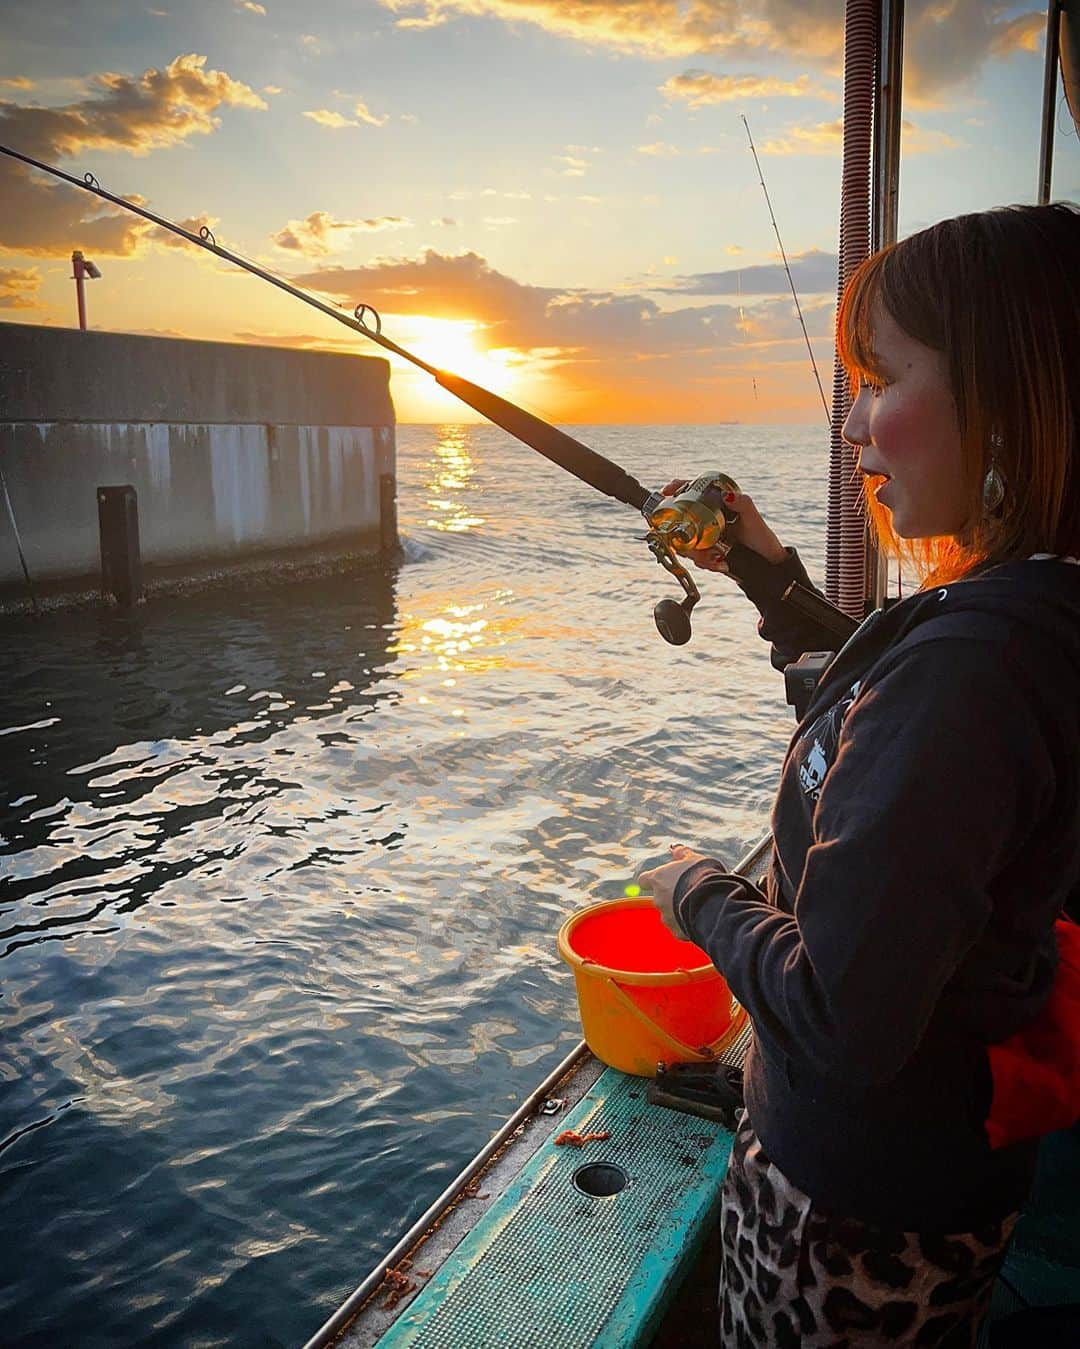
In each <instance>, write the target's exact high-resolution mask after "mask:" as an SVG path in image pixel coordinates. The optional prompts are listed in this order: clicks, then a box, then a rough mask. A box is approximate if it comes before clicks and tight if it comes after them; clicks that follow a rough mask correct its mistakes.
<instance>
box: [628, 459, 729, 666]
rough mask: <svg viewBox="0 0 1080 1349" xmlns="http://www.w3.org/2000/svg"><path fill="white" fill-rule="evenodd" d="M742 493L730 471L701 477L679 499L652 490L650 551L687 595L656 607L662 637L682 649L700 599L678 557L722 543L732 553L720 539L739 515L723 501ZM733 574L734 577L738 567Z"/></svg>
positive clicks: (648, 505) (646, 507) (648, 516)
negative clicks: (734, 494) (734, 493)
mask: <svg viewBox="0 0 1080 1349" xmlns="http://www.w3.org/2000/svg"><path fill="white" fill-rule="evenodd" d="M738 490H739V487H738V484H737V483H736V482H735V480H734V479H733V478H729V477H728V475H727V474H726V473H719V472H711V473H703V474H702V475H701V477H700V478H695V479H694V481H693V482H692V483H690V484H689V486H687V487H684V488H683V490H682V491H681V492H680V493H679V494H678V496H673V497H665V496H661V495H660V493H659V492H653V493H652V494H651V495H650V496H649V498H648V499H647V500H646V502H645V503H644V505H643V506H642V508H641V513H642V515H644V517H645V519H646V520H648V522H649V525H650V528H649V532H648V533H647V534H646V535H645V542H646V543H647V544H648V545H649V551H650V552H651V553H652V555H653V557H655V558H656V560H657V562H659V563H660V565H661V566H662V567H663V568H664V570H665V571H668V572H670V573H671V575H672V576H674V577H675V579H676V580H677V581H678V583H679V585H681V586H682V588H683V591H684V592H685V593H684V596H683V598H682V599H681V600H672V599H664V600H660V601H659V602H658V603H657V605H656V607H655V608H654V609H653V618H654V619H655V621H656V627H657V630H658V631H659V633H660V636H661V637H663V639H664V641H665V642H670V643H671V645H672V646H683V645H685V644H686V643H687V642H688V641H689V640H690V636H691V627H690V612H691V610H692V609H693V607H694V605H695V604H697V602H698V600H699V599H701V592H700V591H699V590H698V588H697V586H696V585H695V584H694V581H693V578H692V577H691V575H690V573H689V572H688V571H687V570H686V568H685V567H684V566H683V565H682V563H681V562H680V561H679V555H680V554H686V553H690V552H693V551H696V550H698V549H701V548H714V547H716V546H718V545H719V546H720V547H721V548H725V549H726V553H725V555H726V554H727V553H730V552H731V548H732V545H730V544H729V545H725V544H723V543H722V542H721V540H722V539H723V536H724V532H725V531H726V529H727V527H728V526H729V525H733V524H734V523H735V521H736V520H738V518H739V517H738V515H737V514H736V513H735V511H733V510H732V509H731V507H730V506H728V505H726V504H725V502H724V497H725V496H727V495H728V494H729V493H731V492H737V491H738ZM739 551H740V552H745V551H746V550H745V549H740V550H739ZM732 573H733V574H735V569H734V567H733V568H732Z"/></svg>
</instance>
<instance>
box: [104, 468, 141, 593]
mask: <svg viewBox="0 0 1080 1349" xmlns="http://www.w3.org/2000/svg"><path fill="white" fill-rule="evenodd" d="M97 500H98V530H99V533H100V537H101V593H102V595H103V596H104V595H111V596H112V597H113V599H115V600H116V602H117V604H119V605H120V606H121V607H122V608H125V609H130V608H131V606H132V605H134V604H138V602H139V601H140V600H141V599H142V597H143V586H142V556H141V554H140V551H139V498H138V495H137V494H136V491H135V488H134V487H132V486H131V484H130V483H127V484H125V485H124V486H122V487H99V488H98V489H97Z"/></svg>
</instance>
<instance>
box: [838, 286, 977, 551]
mask: <svg viewBox="0 0 1080 1349" xmlns="http://www.w3.org/2000/svg"><path fill="white" fill-rule="evenodd" d="M872 326H873V339H874V340H873V346H874V352H875V355H876V356H877V360H878V366H879V368H880V370H881V372H882V379H883V382H882V383H881V384H880V385H869V384H864V385H863V386H862V387H861V388H860V389H859V393H858V397H857V398H856V399H855V402H854V403H853V404H852V408H851V411H850V412H849V413H848V416H847V420H846V421H845V422H844V429H843V432H842V434H843V437H844V439H845V440H846V441H847V442H848V443H849V444H851V445H855V446H857V447H859V468H860V470H861V471H862V472H863V473H865V474H866V475H867V476H868V477H870V478H871V479H872V481H871V483H870V484H869V485H870V487H871V488H872V490H873V493H874V496H875V497H876V498H877V500H878V501H879V502H880V503H881V504H882V505H883V506H886V507H887V508H888V510H889V512H890V514H891V516H892V524H893V529H894V530H895V531H896V533H897V534H898V535H899V536H900V537H901V538H902V539H925V538H933V537H935V536H938V535H946V534H952V535H955V534H959V533H960V532H961V530H962V529H963V528H964V526H965V524H966V523H967V515H968V493H967V488H966V484H965V482H964V476H963V468H962V460H961V446H960V427H959V424H958V422H957V419H956V404H955V403H954V401H953V396H952V390H951V388H950V386H949V378H948V370H947V367H946V363H945V357H944V355H942V353H941V352H938V351H933V350H931V348H930V347H925V346H923V344H922V343H921V342H917V341H916V340H915V339H914V338H913V337H909V336H908V335H907V333H905V332H904V330H903V329H902V328H900V327H899V326H898V325H897V323H896V322H895V321H894V319H893V317H892V315H891V314H889V312H888V311H887V310H886V309H885V308H884V306H883V305H882V304H881V303H880V301H879V302H878V303H877V305H876V306H875V308H874V311H873V319H872ZM876 479H880V481H873V480H876Z"/></svg>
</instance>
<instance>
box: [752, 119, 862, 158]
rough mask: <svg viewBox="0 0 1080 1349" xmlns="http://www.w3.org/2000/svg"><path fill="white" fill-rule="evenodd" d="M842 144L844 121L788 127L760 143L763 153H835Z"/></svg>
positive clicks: (838, 151) (837, 120) (839, 149)
mask: <svg viewBox="0 0 1080 1349" xmlns="http://www.w3.org/2000/svg"><path fill="white" fill-rule="evenodd" d="M843 145H844V122H843V119H842V118H840V117H838V118H837V119H836V121H835V122H815V123H814V124H813V125H812V126H792V127H789V128H788V130H787V132H786V133H785V134H784V135H783V136H779V137H773V138H772V139H771V140H767V141H766V142H765V144H764V145H762V146H761V147H760V148H761V153H762V154H763V155H835V154H839V153H840V151H841V150H842V149H843Z"/></svg>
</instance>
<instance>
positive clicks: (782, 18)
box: [0, 0, 1080, 423]
mask: <svg viewBox="0 0 1080 1349" xmlns="http://www.w3.org/2000/svg"><path fill="white" fill-rule="evenodd" d="M0 5H2V7H3V10H2V13H3V32H4V42H3V45H2V48H0V142H3V143H4V144H7V145H11V146H13V147H14V148H16V149H19V150H22V151H24V152H25V153H27V154H30V155H33V156H35V157H36V158H41V159H45V160H48V161H50V162H53V163H57V164H59V165H60V166H61V167H63V168H65V169H66V170H67V171H68V172H72V173H76V174H79V175H81V174H82V173H84V172H86V171H91V172H93V173H94V174H95V175H96V176H97V178H98V179H99V180H100V182H101V184H102V186H104V187H106V188H108V189H109V190H110V191H113V192H116V193H118V194H120V195H124V196H138V197H139V198H140V199H141V200H143V201H145V203H146V204H147V205H148V206H149V207H150V208H151V209H153V210H155V211H157V212H159V213H161V214H163V215H165V216H168V217H171V218H173V219H176V220H178V221H181V222H183V223H185V224H187V225H188V227H189V228H192V227H194V228H197V225H198V223H201V222H208V223H209V224H210V225H211V226H212V228H213V229H214V232H215V234H216V236H217V239H218V241H219V242H220V243H222V244H223V245H225V246H226V247H228V248H230V249H233V250H234V251H236V252H239V253H243V254H245V255H247V256H249V257H251V258H253V259H255V260H257V261H258V262H260V263H261V264H262V265H263V266H266V267H270V268H272V269H274V270H276V271H279V272H280V273H281V274H283V275H285V276H287V277H289V278H291V279H293V280H294V281H296V282H297V283H298V284H300V285H302V286H303V287H306V288H308V289H311V290H313V291H316V292H318V293H319V294H320V295H322V296H323V297H330V298H331V299H333V300H334V301H340V302H342V303H346V304H347V308H348V309H349V310H351V309H352V307H353V305H354V304H356V303H357V302H358V301H364V302H367V303H369V304H372V305H374V306H376V307H377V308H378V309H379V310H380V311H381V312H382V315H383V323H384V331H385V332H386V333H387V334H388V335H389V336H391V337H393V338H394V339H395V340H396V341H397V342H399V343H400V344H401V345H403V346H406V347H409V348H412V349H414V350H415V351H416V352H417V353H418V354H420V355H422V356H424V357H425V358H427V359H428V360H430V361H432V362H433V363H435V364H436V365H441V366H444V367H446V368H449V369H452V370H456V371H457V372H458V373H461V374H464V375H467V376H469V377H470V378H472V379H475V380H477V381H478V382H480V383H483V384H487V385H488V386H490V387H493V388H495V389H497V390H498V391H500V392H502V393H504V394H506V395H507V396H508V397H511V398H514V399H516V400H518V401H521V402H524V403H526V404H527V405H528V406H529V407H531V408H532V409H533V410H535V411H537V412H539V413H540V414H541V415H543V416H545V417H547V418H549V419H551V420H556V421H561V422H586V423H588V422H593V423H596V422H656V423H671V422H711V421H720V420H741V421H747V422H750V421H788V422H791V421H795V422H810V421H813V420H815V419H816V418H821V419H822V420H824V414H823V412H822V410H821V405H820V401H819V398H818V393H817V389H816V386H815V384H814V381H813V376H812V374H811V371H810V366H809V360H808V357H807V355H806V351H805V347H804V345H803V339H802V336H801V333H800V331H799V328H798V324H797V321H796V319H795V316H794V310H793V306H792V302H791V298H790V294H789V292H788V288H787V282H786V280H785V278H784V275H783V271H782V269H781V268H780V267H779V265H778V254H777V251H776V243H775V239H774V237H773V233H772V228H771V226H770V223H769V217H768V213H767V210H766V206H765V201H764V198H763V196H762V192H761V187H760V185H759V183H758V179H757V174H756V171H755V169H754V163H753V159H752V158H751V155H750V152H749V149H748V146H747V141H746V135H745V132H744V129H743V125H742V122H741V121H740V114H745V116H746V117H747V118H748V119H749V122H750V127H751V130H752V131H753V134H754V138H755V141H756V142H757V145H758V149H759V153H760V155H761V162H762V168H763V171H764V174H765V179H766V183H767V185H768V188H769V191H770V194H771V196H772V200H773V206H774V208H775V211H776V216H777V221H778V223H779V226H780V230H781V234H782V237H783V240H784V245H785V247H786V249H787V252H788V255H789V258H791V259H792V268H793V272H794V275H795V279H796V284H797V286H798V289H799V294H800V299H801V300H802V302H803V306H804V310H805V316H806V321H807V326H808V328H809V331H810V334H811V337H812V338H813V340H814V347H815V352H816V354H817V357H818V361H819V363H820V367H821V370H822V379H823V381H824V383H825V386H826V389H827V390H828V388H829V385H830V383H831V366H832V341H831V325H832V316H833V305H834V290H835V277H836V241H837V221H838V199H837V194H838V184H839V170H840V123H839V118H840V111H841V77H840V61H841V54H842V53H841V46H842V19H843V3H842V0H307V2H306V3H304V4H297V3H284V0H277V2H276V3H275V0H265V3H260V2H258V0H158V3H157V4H150V5H146V4H137V3H131V2H129V0H92V3H88V0H36V2H35V3H33V4H16V3H15V0H0ZM907 16H908V17H907V42H906V113H905V118H906V125H905V142H904V152H905V158H904V171H903V178H902V183H901V207H900V228H901V232H902V233H907V232H910V231H912V230H914V229H917V228H919V227H920V226H922V225H924V224H927V223H930V222H931V221H933V220H935V219H939V218H941V217H943V216H948V215H954V214H957V213H958V212H962V211H966V210H976V209H981V208H983V207H987V206H991V205H997V204H1001V203H1004V202H1011V201H1030V200H1032V199H1033V197H1034V193H1035V179H1036V168H1037V154H1038V144H1039V114H1040V101H1041V87H1042V44H1043V32H1044V27H1045V8H1044V7H1040V6H1037V5H1034V6H1033V5H1031V4H1005V3H997V2H996V0H909V3H908V6H907ZM0 191H2V200H3V210H2V211H0V319H8V320H13V321H18V322H30V323H53V324H57V323H58V324H63V325H74V324H75V322H76V315H75V297H74V285H73V283H72V281H71V280H70V274H71V266H70V261H69V259H70V254H71V250H72V249H73V248H82V249H83V250H84V251H85V253H86V255H87V256H88V257H90V258H92V259H93V260H94V261H95V262H96V263H97V264H98V266H99V267H100V269H101V271H102V274H103V275H102V279H101V280H99V281H94V282H92V283H90V285H89V288H88V309H89V316H90V323H91V326H95V327H101V328H109V329H124V330H129V331H135V332H146V333H161V334H172V335H178V336H185V337H201V338H213V339H219V340H225V341H237V342H265V343H273V344H286V345H290V346H305V347H325V348H327V349H331V350H347V351H359V352H362V353H364V354H377V349H376V348H374V347H372V346H371V344H370V343H366V342H364V340H363V339H361V338H357V337H354V336H353V335H352V334H351V333H349V332H348V331H347V330H346V329H344V328H342V327H340V326H338V325H336V324H334V323H333V322H332V321H331V320H330V319H328V318H324V317H322V316H320V315H319V314H317V313H316V312H315V311H313V310H311V309H309V308H307V307H306V306H304V305H302V304H301V303H299V302H298V301H296V300H294V299H291V298H289V297H287V296H284V295H281V294H279V293H277V292H275V291H274V290H273V289H272V288H271V287H269V286H267V285H266V284H265V283H263V282H261V281H258V280H255V279H254V278H250V277H247V276H245V275H244V274H243V273H241V272H238V271H236V270H235V269H230V268H228V267H227V266H226V265H225V264H223V263H221V262H220V261H218V260H217V259H215V258H213V257H211V256H210V255H208V254H206V253H203V252H199V251H198V250H196V249H194V248H192V247H191V246H189V245H187V244H184V243H183V242H182V241H179V240H172V241H170V240H169V239H167V238H162V237H161V235H160V234H159V233H158V232H157V231H155V230H153V229H152V228H149V227H147V226H145V225H144V224H142V223H141V222H139V221H138V220H137V219H136V218H135V217H133V216H130V215H126V214H121V213H115V212H113V211H111V210H104V211H102V210H100V209H98V208H99V205H100V203H98V202H96V201H95V200H94V199H93V198H92V197H90V196H89V195H88V194H84V193H80V192H78V191H77V190H76V189H75V188H70V187H67V186H64V185H56V184H54V183H53V182H52V181H50V180H48V179H47V178H45V177H44V176H43V175H40V174H37V173H34V172H33V171H31V170H27V169H24V168H23V167H22V166H21V165H16V164H13V163H12V162H11V161H9V160H4V161H3V162H0ZM1054 194H1055V196H1057V197H1063V198H1071V199H1073V200H1077V199H1080V147H1078V144H1077V138H1076V135H1075V132H1074V131H1073V129H1072V123H1071V120H1070V119H1069V116H1068V113H1067V110H1066V109H1065V107H1064V103H1063V102H1062V104H1061V106H1060V108H1059V116H1058V135H1057V152H1056V168H1055V177H1054ZM392 387H393V391H394V398H395V403H396V406H397V412H398V417H399V420H401V421H403V422H409V421H442V420H456V419H459V418H463V417H465V416H467V415H468V414H467V413H466V412H465V411H464V410H463V409H462V407H461V405H460V404H458V403H456V402H455V401H454V400H453V399H452V398H450V396H449V395H447V394H444V393H443V392H442V391H441V390H439V389H438V388H437V387H436V386H434V385H433V384H432V382H431V381H430V380H429V379H428V378H427V377H426V376H423V375H420V374H419V373H418V372H414V371H412V370H411V368H409V367H400V368H399V367H398V366H397V365H395V368H394V372H393V386H392Z"/></svg>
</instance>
